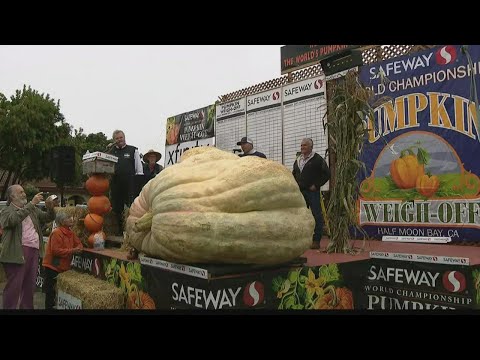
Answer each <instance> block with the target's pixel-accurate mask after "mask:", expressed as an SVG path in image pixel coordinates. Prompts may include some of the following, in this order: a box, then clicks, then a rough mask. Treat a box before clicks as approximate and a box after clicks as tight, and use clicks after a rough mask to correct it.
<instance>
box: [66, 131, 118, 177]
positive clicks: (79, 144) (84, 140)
mask: <svg viewBox="0 0 480 360" xmlns="http://www.w3.org/2000/svg"><path fill="white" fill-rule="evenodd" d="M108 143H109V140H108V139H107V137H106V136H105V134H104V133H103V132H99V133H96V134H88V135H87V134H85V133H84V132H83V129H82V128H79V129H78V130H76V129H75V130H74V136H73V137H70V139H69V143H68V144H64V145H73V146H74V147H75V160H76V169H75V170H76V172H75V181H74V183H75V184H77V185H79V184H80V183H82V182H83V181H86V180H87V175H82V156H83V155H84V154H85V153H86V152H87V150H88V151H89V152H95V151H102V152H104V151H105V148H106V147H107V145H108Z"/></svg>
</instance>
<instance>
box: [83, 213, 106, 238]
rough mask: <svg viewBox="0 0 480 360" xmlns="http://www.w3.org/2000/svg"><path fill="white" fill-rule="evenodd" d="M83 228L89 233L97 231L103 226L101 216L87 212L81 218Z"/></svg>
mask: <svg viewBox="0 0 480 360" xmlns="http://www.w3.org/2000/svg"><path fill="white" fill-rule="evenodd" d="M83 223H84V224H85V228H86V229H87V230H88V231H90V232H91V233H96V232H99V231H100V230H101V229H102V226H103V216H100V215H97V214H91V213H90V214H87V215H86V216H85V220H83Z"/></svg>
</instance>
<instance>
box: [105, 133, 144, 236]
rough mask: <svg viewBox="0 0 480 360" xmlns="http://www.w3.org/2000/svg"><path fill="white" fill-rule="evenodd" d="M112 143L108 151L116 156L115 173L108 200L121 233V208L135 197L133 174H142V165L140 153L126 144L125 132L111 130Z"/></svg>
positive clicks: (120, 233)
mask: <svg viewBox="0 0 480 360" xmlns="http://www.w3.org/2000/svg"><path fill="white" fill-rule="evenodd" d="M113 140H114V142H115V143H114V144H112V147H111V149H109V151H108V153H110V154H112V155H115V156H117V157H118V162H117V163H116V164H115V174H114V175H113V176H112V181H111V182H110V186H111V189H110V200H111V201H112V210H113V212H114V213H115V215H116V217H117V220H118V225H119V231H118V233H117V235H120V236H122V235H123V209H124V206H125V205H126V206H127V207H130V205H131V204H132V202H133V200H134V197H135V192H136V191H135V175H143V165H142V161H141V159H140V153H139V152H138V149H137V148H136V147H135V146H131V145H127V143H126V141H125V133H124V132H123V131H122V130H115V131H114V132H113Z"/></svg>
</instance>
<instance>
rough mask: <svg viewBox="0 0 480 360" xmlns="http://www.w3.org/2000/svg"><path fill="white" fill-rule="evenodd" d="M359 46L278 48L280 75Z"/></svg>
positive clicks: (294, 46)
mask: <svg viewBox="0 0 480 360" xmlns="http://www.w3.org/2000/svg"><path fill="white" fill-rule="evenodd" d="M358 47H359V45H285V46H282V47H281V48H280V58H281V59H280V61H281V66H280V67H281V72H282V75H283V74H285V73H287V72H290V71H295V70H299V69H301V68H304V67H306V66H311V65H313V64H315V63H316V62H319V61H320V60H322V59H325V58H327V57H329V56H333V55H335V54H338V53H340V52H342V51H345V50H349V49H355V48H358Z"/></svg>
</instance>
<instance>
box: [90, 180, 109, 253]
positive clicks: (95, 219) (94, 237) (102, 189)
mask: <svg viewBox="0 0 480 360" xmlns="http://www.w3.org/2000/svg"><path fill="white" fill-rule="evenodd" d="M109 185H110V182H109V181H108V179H107V177H106V175H104V174H92V175H91V176H90V177H89V178H88V180H87V181H86V183H85V188H86V189H87V191H88V193H89V194H90V195H92V197H91V198H90V199H89V200H88V203H87V206H88V210H89V213H88V214H87V215H86V216H85V220H84V224H85V228H86V229H87V230H88V231H89V232H90V236H89V237H88V245H89V246H90V247H92V248H93V247H95V246H94V245H95V242H96V241H97V242H99V241H100V242H102V243H103V242H104V241H105V233H104V232H103V231H102V228H103V215H104V214H106V213H108V212H109V211H110V210H111V209H112V207H111V205H110V200H109V199H108V197H106V196H105V195H104V194H105V193H106V192H107V191H108V188H109ZM102 247H103V246H102Z"/></svg>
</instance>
